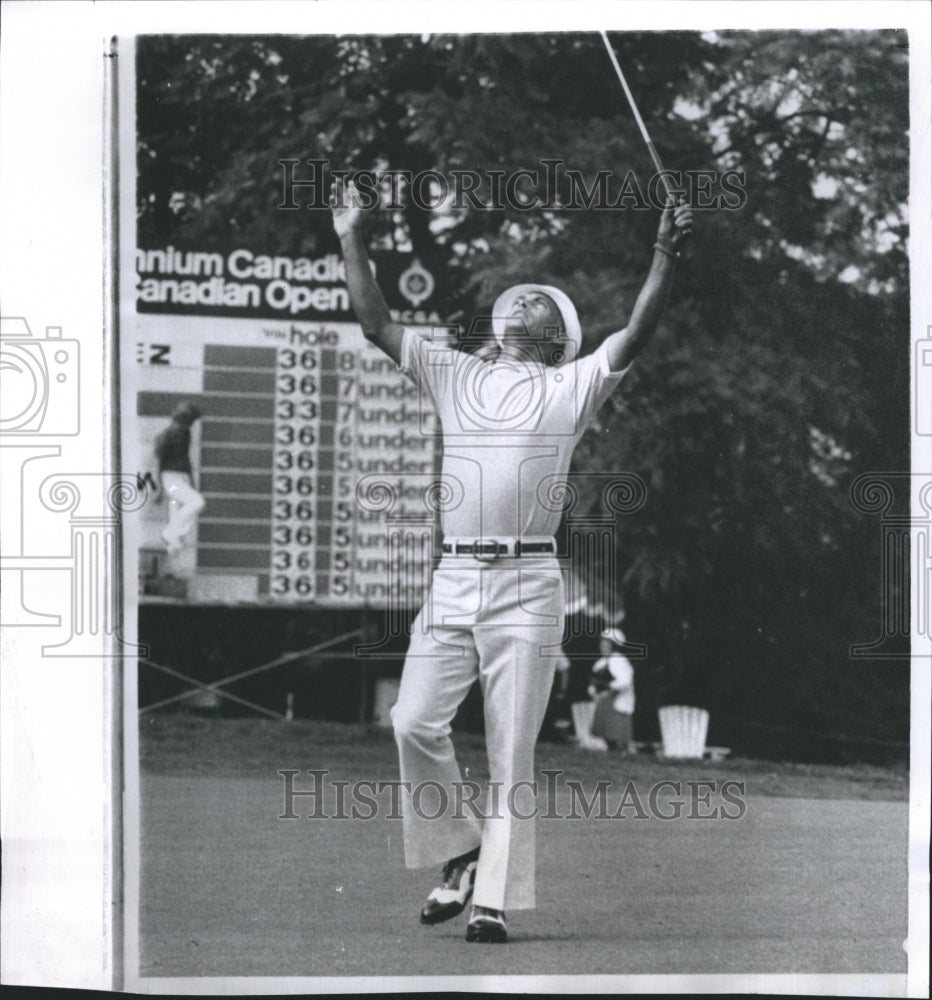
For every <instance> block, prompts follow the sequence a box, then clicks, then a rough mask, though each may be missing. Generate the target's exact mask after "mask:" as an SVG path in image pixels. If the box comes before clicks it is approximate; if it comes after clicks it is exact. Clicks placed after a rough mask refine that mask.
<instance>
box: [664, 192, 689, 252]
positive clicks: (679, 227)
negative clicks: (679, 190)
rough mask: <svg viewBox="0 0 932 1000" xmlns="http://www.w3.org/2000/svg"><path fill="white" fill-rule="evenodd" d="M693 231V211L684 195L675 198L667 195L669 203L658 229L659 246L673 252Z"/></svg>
mask: <svg viewBox="0 0 932 1000" xmlns="http://www.w3.org/2000/svg"><path fill="white" fill-rule="evenodd" d="M692 231H693V213H692V209H691V208H690V207H689V205H687V203H686V198H685V196H684V195H682V194H681V195H680V196H679V198H674V197H673V196H672V195H668V196H667V204H666V207H665V208H664V210H663V215H661V217H660V226H659V228H658V229H657V244H656V245H657V246H658V247H660V248H661V250H664V251H669V252H673V251H675V250H676V248H677V247H678V246H680V244H682V243H683V242H684V241H685V240H686V239H688V238H689V236H691V235H692Z"/></svg>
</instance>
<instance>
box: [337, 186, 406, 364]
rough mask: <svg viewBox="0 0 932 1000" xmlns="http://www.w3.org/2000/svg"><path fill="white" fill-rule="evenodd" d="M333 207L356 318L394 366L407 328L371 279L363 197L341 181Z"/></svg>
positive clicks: (367, 336)
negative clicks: (365, 237) (395, 319)
mask: <svg viewBox="0 0 932 1000" xmlns="http://www.w3.org/2000/svg"><path fill="white" fill-rule="evenodd" d="M330 208H331V210H332V212H333V228H334V229H335V230H336V234H337V236H339V237H340V246H341V248H342V250H343V262H344V264H345V266H346V287H347V289H348V290H349V296H350V301H351V302H352V304H353V309H354V310H355V312H356V318H357V319H358V320H359V323H360V325H361V326H362V332H363V334H364V335H365V338H366V340H368V341H370V342H371V343H373V344H375V346H376V347H379V348H381V349H382V350H383V351H384V352H385V353H386V354H387V355H388V356H389V357H390V358H391V359H392V360H393V361H394V362H395V364H398V363H400V361H401V342H402V339H403V337H404V327H403V326H402V325H401V324H400V323H395V322H394V321H393V320H392V314H391V313H390V312H389V310H388V306H387V305H386V303H385V298H384V296H383V295H382V292H381V291H380V289H379V286H378V285H377V284H376V282H375V278H374V277H373V276H372V267H371V266H370V263H369V254H368V253H367V252H366V243H365V239H364V237H363V215H364V209H363V208H362V207H361V197H360V194H359V192H358V191H357V190H356V188H355V186H354V185H353V184H352V182H350V183H349V184H346V185H344V184H343V180H342V178H338V179H337V180H335V181H334V182H333V184H332V185H331V188H330Z"/></svg>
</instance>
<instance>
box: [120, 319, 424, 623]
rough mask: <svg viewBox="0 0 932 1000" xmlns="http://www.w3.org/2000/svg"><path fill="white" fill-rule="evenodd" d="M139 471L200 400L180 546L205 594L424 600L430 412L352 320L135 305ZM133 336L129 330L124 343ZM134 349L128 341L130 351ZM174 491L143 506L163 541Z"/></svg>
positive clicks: (148, 544) (360, 601)
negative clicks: (198, 508)
mask: <svg viewBox="0 0 932 1000" xmlns="http://www.w3.org/2000/svg"><path fill="white" fill-rule="evenodd" d="M134 321H135V322H134V331H133V338H134V343H133V345H132V351H133V354H134V357H135V366H134V371H135V379H134V390H135V410H136V419H137V428H138V433H137V442H138V446H139V450H138V453H137V454H136V455H135V456H129V457H128V462H129V467H130V468H132V466H133V461H134V459H135V465H136V468H137V477H138V478H140V479H141V480H143V481H146V482H150V481H151V479H154V477H155V475H156V473H157V464H156V460H155V457H154V452H153V445H154V442H155V438H156V436H157V434H158V433H159V432H160V431H161V430H163V429H164V428H165V427H166V426H167V424H168V421H169V419H170V416H171V413H172V411H173V410H174V409H175V407H176V406H177V405H178V404H179V403H181V402H184V401H192V402H195V403H197V405H198V406H199V408H200V409H201V411H202V413H203V417H202V418H201V420H200V421H199V422H198V423H197V424H195V426H194V428H193V434H192V449H191V451H192V464H193V466H194V478H195V484H196V486H197V487H198V489H199V491H200V492H201V494H202V495H203V496H204V499H205V501H206V504H205V507H204V510H203V511H202V512H201V514H200V516H199V518H198V523H197V526H196V529H195V530H196V539H192V540H190V541H189V543H188V546H187V548H186V549H185V550H184V552H183V553H182V555H181V556H179V557H177V558H179V559H181V560H187V566H186V569H185V571H184V572H182V573H180V575H183V576H187V577H189V580H190V583H189V596H194V597H201V598H203V599H217V600H225V599H226V600H238V601H243V600H246V601H250V600H255V601H262V602H264V601H270V602H314V603H319V604H340V605H376V606H377V605H380V604H384V603H386V602H388V601H392V602H396V603H401V604H404V605H416V604H419V603H420V602H421V601H422V600H423V597H424V596H425V593H426V588H427V586H428V583H429V576H430V566H431V558H432V554H433V542H434V533H435V530H436V524H435V516H434V511H433V508H432V505H431V502H430V498H431V495H432V490H433V488H434V484H435V483H436V480H437V473H438V468H439V437H438V434H437V421H436V417H435V414H434V413H433V411H432V409H431V408H430V406H429V403H428V402H426V401H425V400H424V399H423V398H422V397H421V394H420V393H419V391H418V389H417V387H416V386H415V385H414V384H413V383H412V382H411V381H410V380H409V379H408V378H407V377H406V376H404V375H403V374H401V373H400V372H399V371H398V369H397V366H396V365H395V364H394V362H393V361H391V360H390V359H389V358H388V357H386V356H385V355H384V354H383V353H382V352H381V351H379V350H378V349H376V348H374V347H372V345H370V344H369V343H368V342H367V341H366V340H365V338H364V337H363V336H362V331H361V329H360V328H359V326H358V324H356V323H352V322H308V321H305V320H300V321H298V320H294V319H281V318H276V319H265V318H252V317H249V318H245V317H236V316H188V315H165V314H151V313H150V314H146V313H138V314H137V315H136V316H135V317H134ZM127 346H129V345H127ZM125 356H126V355H125V354H124V357H125ZM166 521H167V510H166V506H165V504H164V503H163V504H155V503H152V502H149V503H147V504H146V506H145V507H144V509H143V512H142V538H141V546H142V548H143V549H145V548H149V549H150V550H152V551H156V552H157V551H158V550H159V549H160V548H162V549H164V544H163V543H162V542H161V541H160V539H159V532H160V530H161V528H163V527H164V526H165V524H166Z"/></svg>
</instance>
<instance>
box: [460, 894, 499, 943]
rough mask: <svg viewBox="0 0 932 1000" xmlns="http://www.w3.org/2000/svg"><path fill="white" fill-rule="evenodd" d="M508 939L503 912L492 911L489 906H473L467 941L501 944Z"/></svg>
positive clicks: (467, 930)
mask: <svg viewBox="0 0 932 1000" xmlns="http://www.w3.org/2000/svg"><path fill="white" fill-rule="evenodd" d="M507 939H508V928H507V927H506V926H505V914H504V912H503V911H502V910H492V909H490V908H489V907H488V906H476V905H475V904H474V905H473V908H472V910H470V912H469V924H468V925H467V926H466V940H467V941H484V942H487V943H489V944H501V943H502V942H504V941H506V940H507Z"/></svg>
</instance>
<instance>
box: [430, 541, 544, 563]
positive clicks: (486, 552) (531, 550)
mask: <svg viewBox="0 0 932 1000" xmlns="http://www.w3.org/2000/svg"><path fill="white" fill-rule="evenodd" d="M441 551H443V552H446V553H448V554H451V555H457V556H474V557H475V558H476V559H480V560H483V561H488V562H491V561H493V560H495V559H498V558H499V556H510V557H514V558H516V559H520V558H521V556H530V555H541V554H543V553H546V554H548V555H556V552H557V543H556V542H555V541H553V540H551V541H549V542H523V541H522V540H521V539H520V538H516V539H515V540H514V545H513V546H512V545H510V544H508V543H506V542H500V541H497V540H496V539H494V538H491V539H487V540H486V539H476V541H474V542H456V543H452V542H443V543H442V545H441Z"/></svg>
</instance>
